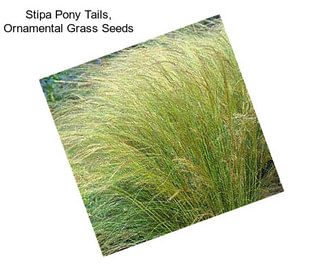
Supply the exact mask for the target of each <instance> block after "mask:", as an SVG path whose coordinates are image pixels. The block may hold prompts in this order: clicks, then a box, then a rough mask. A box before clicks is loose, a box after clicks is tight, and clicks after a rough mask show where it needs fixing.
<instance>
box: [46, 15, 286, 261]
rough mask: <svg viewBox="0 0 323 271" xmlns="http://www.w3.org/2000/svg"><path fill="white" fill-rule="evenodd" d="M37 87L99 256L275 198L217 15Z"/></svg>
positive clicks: (272, 172)
mask: <svg viewBox="0 0 323 271" xmlns="http://www.w3.org/2000/svg"><path fill="white" fill-rule="evenodd" d="M40 83H41V86H42V89H43V92H44V94H45V97H46V100H47V103H48V106H49V109H50V111H51V113H52V116H53V119H54V121H55V124H56V127H57V130H58V133H59V136H60V138H61V141H62V144H63V146H64V149H65V152H66V155H67V158H68V160H69V163H70V165H71V169H72V171H73V174H74V177H75V180H76V182H77V185H78V188H79V190H80V194H81V196H82V199H83V202H84V205H85V207H86V210H87V213H88V216H89V219H90V221H91V224H92V226H93V229H94V232H95V234H96V237H97V240H98V243H99V246H100V248H101V251H102V254H103V255H104V256H105V255H109V254H112V253H114V252H118V251H120V250H123V249H125V248H129V247H131V246H134V245H136V244H139V243H142V242H145V241H148V240H151V239H153V238H156V237H159V236H162V235H165V234H167V233H170V232H173V231H176V230H179V229H182V228H184V227H187V226H189V225H192V224H195V223H198V222H200V221H203V220H206V219H209V218H212V217H215V216H217V215H220V214H222V213H225V212H228V211H230V210H233V209H236V208H239V207H241V206H244V205H247V204H249V203H253V202H255V201H258V200H261V199H264V198H266V197H268V196H271V195H274V194H277V193H280V192H282V191H283V188H282V185H281V183H280V180H279V176H278V173H277V171H276V167H275V164H274V161H273V159H272V157H271V154H270V151H269V148H268V146H267V144H266V140H265V137H264V134H263V132H262V129H261V127H260V124H259V122H258V119H257V116H256V113H255V110H254V107H253V105H252V102H251V100H250V97H249V94H248V91H247V88H246V85H245V83H244V80H243V78H242V75H241V72H240V69H239V66H238V63H237V61H236V59H235V56H234V53H233V50H232V47H231V45H230V42H229V39H228V37H227V35H226V32H225V30H224V26H223V23H222V19H221V17H220V16H214V17H212V18H208V19H206V20H203V21H201V22H198V23H195V24H192V25H189V26H186V27H184V28H181V29H178V30H175V31H172V32H170V33H167V34H165V35H162V36H159V37H157V38H154V39H152V40H148V41H146V42H143V43H140V44H137V45H134V46H131V47H129V48H126V49H123V50H121V51H118V52H115V53H112V54H110V55H107V56H103V57H101V58H98V59H95V60H92V61H89V62H87V63H85V64H81V65H79V66H77V67H73V68H71V69H69V70H65V71H62V72H59V73H57V74H54V75H51V76H48V77H46V78H43V79H41V80H40ZM254 91H257V90H254ZM232 215H234V214H232Z"/></svg>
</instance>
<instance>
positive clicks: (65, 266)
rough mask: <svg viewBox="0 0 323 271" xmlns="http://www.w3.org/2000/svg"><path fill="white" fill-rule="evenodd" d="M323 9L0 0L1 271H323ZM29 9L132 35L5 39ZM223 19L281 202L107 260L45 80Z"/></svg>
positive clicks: (311, 5) (277, 4) (307, 4)
mask: <svg viewBox="0 0 323 271" xmlns="http://www.w3.org/2000/svg"><path fill="white" fill-rule="evenodd" d="M319 4H320V1H316V2H315V1H273V0H271V1H246V0H244V1H228V0H226V1H214V0H212V1H202V0H199V1H183V2H180V1H174V0H172V1H165V0H163V1H138V0H137V1H135V0H129V1H117V0H115V1H102V2H99V1H96V0H91V1H80V0H75V1H67V0H65V1H59V0H54V1H50V2H45V1H40V0H39V1H23V0H21V1H14V0H11V1H2V2H1V8H0V22H1V23H0V26H1V29H0V46H1V47H0V54H1V57H0V65H1V73H0V74H1V80H0V121H1V123H0V137H1V140H0V158H1V163H0V182H1V183H0V208H1V211H0V223H1V224H0V270H4V271H6V270H33V271H37V270H42V271H43V270H46V271H47V270H55V271H58V270H69V271H72V270H91V271H96V270H248V271H251V270H323V263H322V255H323V248H322V244H323V236H322V229H323V222H322V213H323V212H322V209H323V204H322V203H323V196H322V192H323V178H322V162H323V149H322V136H323V134H322V117H323V110H322V107H323V106H322V91H323V87H322V86H323V80H322V79H323V78H322V70H323V57H322V50H323V42H322V32H323V31H322V27H323V23H322V20H323V19H322V14H321V12H322V11H323V9H322V7H321V6H320V5H319ZM26 9H39V10H43V11H47V10H54V9H64V10H67V11H73V10H83V9H103V10H107V11H109V12H110V14H111V16H112V19H113V23H115V24H123V23H124V24H125V23H128V24H133V25H134V27H135V32H134V33H132V34H104V33H102V34H80V35H77V34H68V33H65V34H5V33H4V32H3V25H4V24H5V23H8V22H10V23H12V24H26V23H31V22H30V21H29V22H28V21H27V20H26V19H25V18H24V16H25V10H26ZM216 14H221V16H222V19H223V22H224V25H225V28H226V31H227V33H228V36H229V38H230V40H231V43H232V46H233V49H234V51H235V54H236V58H237V60H238V63H239V64H240V68H241V71H242V74H243V76H244V78H245V81H246V84H247V88H248V90H249V92H250V95H251V98H252V101H253V103H254V106H255V108H256V112H257V114H258V117H259V119H260V122H261V125H262V128H263V130H264V133H265V136H266V138H267V142H268V144H269V147H270V150H271V152H272V156H273V158H274V160H275V163H276V166H277V168H278V171H279V174H280V177H281V181H282V183H283V186H284V188H285V192H284V193H281V194H279V195H276V196H273V197H271V198H268V199H265V200H262V201H259V202H257V203H254V204H251V205H249V206H246V207H243V208H240V209H238V210H235V211H232V212H229V213H226V214H224V215H221V216H218V217H215V218H213V219H209V220H208V221H204V222H201V223H198V224H196V225H194V226H191V227H188V228H185V229H183V230H180V231H177V232H175V233H171V234H168V235H166V236H163V237H160V238H157V239H154V240H152V241H149V242H146V243H143V244H140V245H137V246H135V247H132V248H129V249H127V250H124V251H121V252H119V253H116V254H113V255H111V256H107V257H102V255H101V252H100V249H99V246H98V243H97V240H96V238H95V235H94V232H93V229H92V227H91V224H90V221H89V219H88V217H87V213H86V210H85V207H84V205H83V202H82V199H81V196H80V194H79V191H78V189H77V185H76V183H75V180H74V178H73V175H72V172H71V169H70V167H69V164H68V161H67V158H66V156H65V152H64V150H63V147H62V145H61V142H60V139H59V136H58V133H57V131H56V128H55V125H54V122H53V120H52V118H51V114H50V112H49V109H48V107H47V104H46V101H45V98H44V96H43V93H42V90H41V87H40V84H39V81H38V80H39V79H40V78H42V77H44V76H48V75H50V74H53V73H56V72H59V71H62V70H64V69H67V68H71V67H72V66H76V65H79V64H82V63H84V62H86V61H89V60H92V59H95V58H97V57H100V56H103V55H107V54H109V53H111V52H113V51H116V50H119V49H122V48H124V47H127V46H130V45H134V44H136V43H138V42H142V41H145V40H147V39H150V38H154V37H156V36H158V35H161V34H164V33H166V32H169V31H171V30H175V29H177V28H179V27H183V26H185V25H187V24H191V23H195V22H197V21H200V20H202V19H205V18H207V17H210V16H213V15H216ZM48 23H51V22H48ZM83 23H86V22H83ZM35 24H36V23H35ZM320 257H321V259H320Z"/></svg>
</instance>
